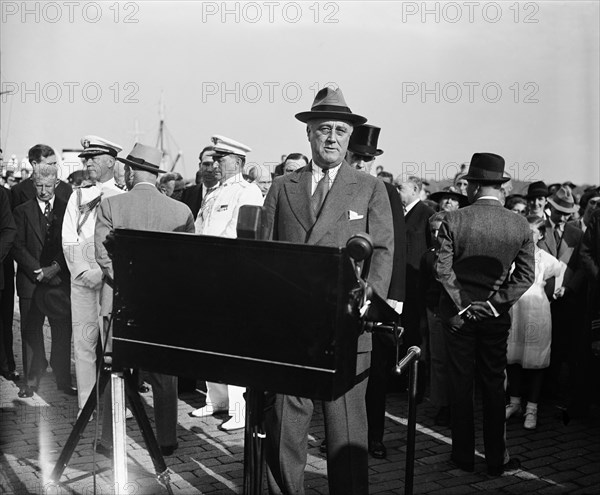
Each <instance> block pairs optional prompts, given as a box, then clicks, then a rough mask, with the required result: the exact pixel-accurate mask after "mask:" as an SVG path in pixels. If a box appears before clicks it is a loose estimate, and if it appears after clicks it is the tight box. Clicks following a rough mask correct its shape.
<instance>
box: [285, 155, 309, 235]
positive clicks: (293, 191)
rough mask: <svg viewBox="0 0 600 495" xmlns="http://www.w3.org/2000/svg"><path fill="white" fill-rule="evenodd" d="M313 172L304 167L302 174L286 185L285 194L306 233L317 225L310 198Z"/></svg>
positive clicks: (295, 176) (296, 175)
mask: <svg viewBox="0 0 600 495" xmlns="http://www.w3.org/2000/svg"><path fill="white" fill-rule="evenodd" d="M311 180H312V172H311V169H310V167H304V170H303V171H302V172H301V173H298V174H295V175H294V177H293V178H292V179H291V181H290V182H288V183H286V184H285V194H286V196H287V198H288V202H289V204H290V209H291V210H292V212H293V213H294V215H295V216H296V218H297V220H298V222H300V225H302V227H303V228H304V230H305V231H307V232H308V231H309V230H310V229H311V228H312V226H313V225H314V223H315V214H314V213H313V211H312V207H311V202H310V196H311V194H310V193H311V187H310V186H311V184H310V182H311Z"/></svg>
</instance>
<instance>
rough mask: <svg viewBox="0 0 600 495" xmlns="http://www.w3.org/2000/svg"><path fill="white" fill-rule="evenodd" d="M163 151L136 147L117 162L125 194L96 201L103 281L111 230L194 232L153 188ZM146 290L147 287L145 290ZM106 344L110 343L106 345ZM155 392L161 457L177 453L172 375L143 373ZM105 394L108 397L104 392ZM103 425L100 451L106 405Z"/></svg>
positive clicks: (185, 213)
mask: <svg viewBox="0 0 600 495" xmlns="http://www.w3.org/2000/svg"><path fill="white" fill-rule="evenodd" d="M161 158H162V152H161V151H160V150H159V149H156V148H152V147H150V146H145V145H143V144H140V143H137V144H136V145H135V146H134V147H133V150H132V151H131V153H130V154H129V155H128V156H127V158H125V159H124V158H118V160H119V161H121V162H123V163H124V164H125V180H126V181H127V187H128V189H129V191H128V192H127V193H125V194H120V195H117V196H111V197H110V198H106V199H105V200H103V201H102V202H101V203H100V207H99V210H98V216H97V218H96V231H95V235H94V245H95V250H96V261H97V262H98V265H99V266H100V268H101V269H102V273H103V274H104V276H105V277H106V278H108V279H109V280H112V278H113V276H114V273H113V265H112V260H111V259H110V258H109V257H108V253H107V251H106V248H105V247H104V244H103V243H104V241H105V240H106V236H107V235H108V234H109V233H110V231H112V230H114V229H118V228H125V229H138V230H149V231H165V232H188V233H193V232H194V218H193V216H192V212H191V211H190V209H189V208H188V207H187V206H186V205H184V204H183V203H180V202H179V201H176V200H174V199H171V198H169V197H167V196H165V195H164V194H161V193H160V192H159V191H158V190H157V189H156V187H155V184H156V178H157V176H158V174H159V173H164V172H163V171H162V170H160V168H159V165H160V160H161ZM150 290H151V289H150ZM109 346H110V342H109ZM147 375H148V381H149V382H150V384H151V385H152V388H153V392H154V414H155V420H156V433H157V435H156V436H157V440H158V444H159V446H160V448H161V452H162V454H163V455H171V454H172V453H173V452H174V451H175V450H176V449H177V434H176V427H177V377H174V376H168V375H162V374H159V373H147ZM106 395H107V396H108V394H106ZM107 410H108V411H109V412H108V414H105V415H104V418H103V426H102V443H101V444H100V445H102V447H100V448H99V449H98V450H99V451H104V452H107V450H108V449H109V448H110V445H112V431H111V422H110V407H106V402H105V412H106V411H107Z"/></svg>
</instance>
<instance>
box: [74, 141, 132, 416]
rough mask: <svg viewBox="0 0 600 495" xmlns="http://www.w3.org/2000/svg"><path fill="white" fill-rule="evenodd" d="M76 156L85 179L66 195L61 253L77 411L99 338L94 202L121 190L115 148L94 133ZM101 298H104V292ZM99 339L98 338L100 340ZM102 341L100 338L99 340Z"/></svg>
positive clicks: (86, 392) (92, 374)
mask: <svg viewBox="0 0 600 495" xmlns="http://www.w3.org/2000/svg"><path fill="white" fill-rule="evenodd" d="M81 146H82V148H83V151H82V152H81V153H80V154H79V157H80V158H81V161H82V162H83V164H84V166H85V167H86V169H87V172H88V174H89V178H90V183H88V184H87V185H86V186H83V187H80V188H77V189H76V190H75V193H73V194H72V195H71V197H70V198H69V202H68V204H67V209H66V212H65V219H64V222H63V225H62V242H63V251H64V254H65V259H66V261H67V265H68V266H69V271H70V272H71V315H72V319H73V355H74V358H75V376H76V378H77V390H78V394H77V402H78V405H79V411H81V410H82V409H83V406H85V403H86V401H87V400H88V397H89V396H90V393H91V392H92V389H93V388H94V385H95V384H96V356H97V352H96V347H97V345H98V341H99V338H100V334H101V332H100V328H101V324H102V323H101V320H102V319H101V317H100V314H101V310H100V304H101V300H102V298H103V294H102V292H103V290H104V291H105V292H106V291H107V290H108V289H103V286H102V270H100V267H99V266H98V263H96V259H95V257H94V227H95V224H96V212H97V208H98V205H99V204H100V201H102V200H103V199H105V198H108V197H110V196H114V195H117V194H122V193H123V192H124V191H123V190H121V189H120V188H119V187H118V186H117V185H116V183H115V179H114V167H115V161H116V158H117V154H118V153H119V152H120V151H122V148H121V146H119V145H118V144H116V143H113V142H111V141H109V140H107V139H104V138H102V137H99V136H92V135H88V136H84V137H82V138H81ZM104 298H105V300H108V299H109V298H110V295H109V294H108V293H107V294H105V296H104ZM101 340H102V339H101ZM102 341H103V340H102Z"/></svg>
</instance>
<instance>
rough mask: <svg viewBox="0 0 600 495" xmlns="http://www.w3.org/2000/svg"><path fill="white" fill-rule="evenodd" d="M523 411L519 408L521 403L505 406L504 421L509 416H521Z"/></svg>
mask: <svg viewBox="0 0 600 495" xmlns="http://www.w3.org/2000/svg"><path fill="white" fill-rule="evenodd" d="M522 415H523V409H522V408H521V403H520V402H519V403H518V402H511V403H510V404H507V405H506V419H508V418H510V417H511V416H522Z"/></svg>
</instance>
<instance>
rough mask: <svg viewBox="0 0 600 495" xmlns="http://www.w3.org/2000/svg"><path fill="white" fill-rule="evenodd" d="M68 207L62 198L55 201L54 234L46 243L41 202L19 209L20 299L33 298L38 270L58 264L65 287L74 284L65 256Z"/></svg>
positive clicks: (16, 256)
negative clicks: (64, 238) (64, 225)
mask: <svg viewBox="0 0 600 495" xmlns="http://www.w3.org/2000/svg"><path fill="white" fill-rule="evenodd" d="M66 207H67V203H66V202H65V201H63V200H61V198H59V197H55V199H54V208H53V210H52V214H53V218H52V223H51V225H50V233H49V235H48V241H47V242H46V233H47V230H46V220H45V218H44V215H43V213H42V211H41V210H40V207H39V205H38V202H37V199H31V200H29V201H26V202H25V203H23V204H22V205H19V206H17V207H16V208H15V211H14V216H15V224H16V226H17V236H16V238H15V243H14V246H13V249H12V254H13V257H14V259H15V261H16V262H17V264H18V269H17V294H18V295H19V297H23V298H31V297H32V296H33V291H34V290H35V287H36V285H37V283H38V282H37V281H36V274H35V273H34V270H37V269H39V268H41V267H42V266H49V265H50V264H51V263H52V262H53V261H56V262H57V263H58V265H59V266H60V272H59V273H58V275H57V277H59V279H60V282H61V284H64V285H66V286H68V285H69V283H70V275H69V270H68V268H67V264H66V262H65V257H64V255H63V249H62V241H61V237H62V236H61V232H62V222H63V217H64V216H65V209H66Z"/></svg>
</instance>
